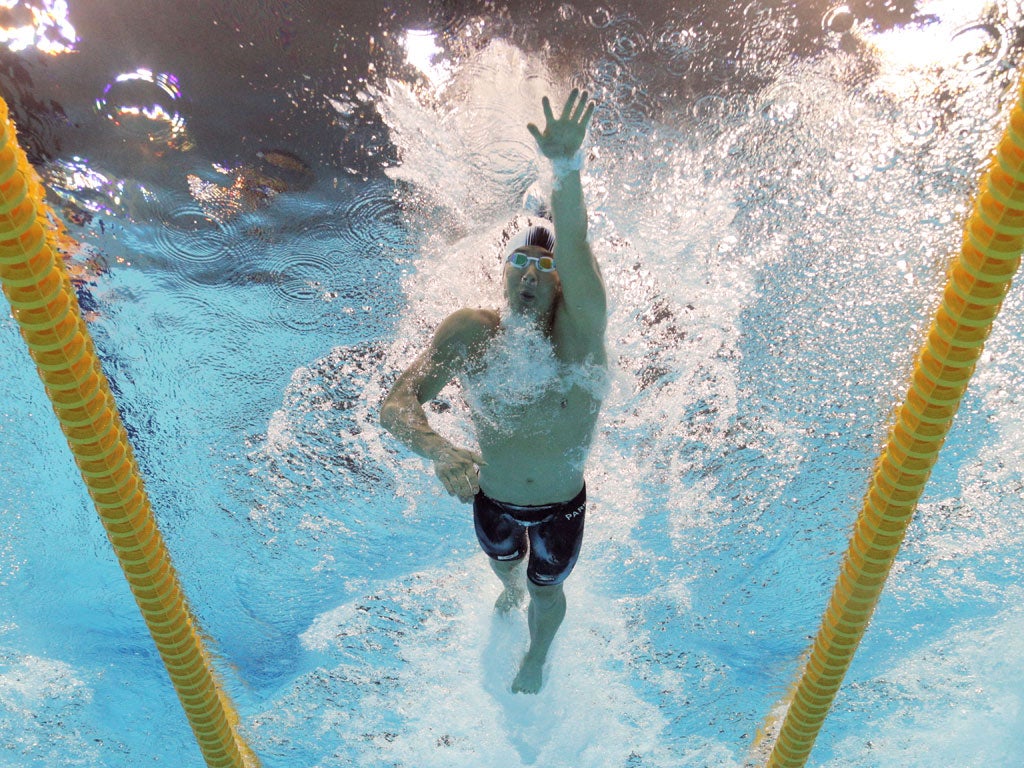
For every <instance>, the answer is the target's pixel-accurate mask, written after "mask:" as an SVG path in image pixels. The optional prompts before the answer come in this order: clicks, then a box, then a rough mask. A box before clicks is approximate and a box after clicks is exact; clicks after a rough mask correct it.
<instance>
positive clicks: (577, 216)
mask: <svg viewBox="0 0 1024 768" xmlns="http://www.w3.org/2000/svg"><path fill="white" fill-rule="evenodd" d="M587 97H588V94H587V92H586V91H584V92H583V93H582V94H581V93H580V92H579V90H578V89H575V88H574V89H573V91H572V93H571V94H569V98H568V100H567V101H566V103H565V107H564V108H563V109H562V114H561V116H560V117H559V118H558V119H556V118H555V116H554V113H553V112H552V111H551V102H550V101H549V100H548V98H547V97H545V98H544V100H543V107H544V117H545V119H546V121H547V124H546V125H545V127H544V131H543V132H541V131H540V129H538V128H537V126H536V125H534V124H533V123H530V124H529V125H528V126H527V128H528V130H529V131H530V133H531V134H533V137H534V138H535V139H536V140H537V145H538V146H539V147H540V150H541V152H542V153H543V154H544V156H545V157H547V158H549V159H550V160H551V165H552V168H553V170H554V174H555V183H554V188H553V190H552V193H551V211H552V215H553V217H554V223H555V264H556V265H557V267H558V276H559V278H560V279H561V282H562V302H563V305H564V307H565V310H566V312H567V313H568V315H569V317H570V319H571V321H572V323H573V325H575V326H576V327H577V329H578V330H579V331H581V332H583V333H589V334H597V335H603V334H604V328H605V323H606V322H607V317H606V313H607V297H606V295H605V288H604V281H603V280H602V279H601V271H600V269H599V268H598V265H597V261H596V260H595V259H594V254H593V252H592V251H591V249H590V244H589V243H588V242H587V208H586V203H585V202H584V200H583V185H582V182H581V180H580V170H581V169H582V167H583V159H582V157H583V156H582V150H581V147H582V145H583V139H584V138H585V137H586V134H587V125H588V124H589V123H590V118H591V116H592V115H593V113H594V103H593V102H590V103H589V104H588V102H587Z"/></svg>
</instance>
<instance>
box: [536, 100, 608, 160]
mask: <svg viewBox="0 0 1024 768" xmlns="http://www.w3.org/2000/svg"><path fill="white" fill-rule="evenodd" d="M588 98H589V94H588V93H587V92H586V91H583V93H582V94H581V93H580V90H579V88H573V89H572V93H570V94H569V98H568V99H567V100H566V102H565V107H564V108H563V109H562V114H561V116H560V117H559V118H558V119H557V120H556V119H555V115H554V113H553V112H552V111H551V101H550V100H549V99H548V97H547V96H545V97H544V99H543V101H542V102H541V103H542V105H543V107H544V118H545V119H546V120H547V125H546V126H544V132H543V133H542V132H541V131H540V129H539V128H538V127H537V126H536V125H534V124H533V123H530V124H529V125H527V126H526V128H527V130H528V131H529V132H530V133H531V134H532V135H533V138H534V139H536V140H537V145H538V146H539V147H540V151H541V152H542V153H544V156H545V157H548V158H550V159H552V160H557V159H565V158H571V157H573V156H574V155H575V154H576V153H577V152H578V151H579V149H580V147H581V146H582V145H583V139H584V137H586V135H587V125H588V124H589V123H590V117H591V115H593V114H594V102H592V101H591V102H589V103H588V101H587V100H588Z"/></svg>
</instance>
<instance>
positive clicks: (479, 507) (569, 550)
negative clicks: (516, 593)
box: [473, 486, 587, 586]
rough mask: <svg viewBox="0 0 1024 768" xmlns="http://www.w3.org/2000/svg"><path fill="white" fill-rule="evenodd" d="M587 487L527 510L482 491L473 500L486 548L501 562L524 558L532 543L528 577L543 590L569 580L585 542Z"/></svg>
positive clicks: (475, 521) (478, 537)
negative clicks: (572, 497)
mask: <svg viewBox="0 0 1024 768" xmlns="http://www.w3.org/2000/svg"><path fill="white" fill-rule="evenodd" d="M586 515H587V488H586V486H584V487H583V490H581V491H580V492H579V493H578V494H577V495H576V498H574V499H572V500H571V501H560V502H558V503H556V504H542V505H540V506H522V505H519V504H508V503H506V502H504V501H496V500H495V499H492V498H491V497H490V496H488V495H487V494H485V493H484V492H483V491H480V492H479V493H478V494H477V495H476V498H475V499H473V523H474V525H475V527H476V537H477V539H478V540H479V541H480V547H481V548H482V549H483V551H484V552H485V553H486V554H487V556H488V557H492V558H494V559H495V560H502V561H509V560H520V559H522V558H523V557H524V556H525V555H526V551H527V541H529V551H530V561H529V563H528V564H527V567H526V576H527V578H528V579H529V580H530V581H532V582H533V583H534V584H536V585H538V586H554V585H555V584H561V583H562V582H563V581H565V579H566V577H567V576H568V575H569V574H570V573H571V572H572V569H573V567H574V566H575V565H576V558H578V557H579V554H580V546H581V545H582V543H583V521H584V519H585V518H586Z"/></svg>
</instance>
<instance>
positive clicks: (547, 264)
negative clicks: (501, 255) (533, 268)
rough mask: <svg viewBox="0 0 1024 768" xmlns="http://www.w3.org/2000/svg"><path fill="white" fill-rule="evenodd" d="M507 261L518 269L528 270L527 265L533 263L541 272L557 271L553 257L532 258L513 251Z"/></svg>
mask: <svg viewBox="0 0 1024 768" xmlns="http://www.w3.org/2000/svg"><path fill="white" fill-rule="evenodd" d="M505 261H507V262H508V263H509V264H511V265H512V266H513V267H515V268H516V269H526V267H527V265H528V264H529V263H530V262H531V261H532V262H533V263H534V264H536V265H537V269H538V270H540V271H541V272H554V271H555V260H554V258H552V257H551V256H530V255H529V254H528V253H523V252H522V251H513V252H512V253H510V254H509V255H508V256H506V257H505Z"/></svg>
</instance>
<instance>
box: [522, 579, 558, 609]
mask: <svg viewBox="0 0 1024 768" xmlns="http://www.w3.org/2000/svg"><path fill="white" fill-rule="evenodd" d="M526 586H527V588H528V589H529V590H530V598H531V599H533V600H534V601H535V602H537V603H539V604H540V605H558V604H559V603H564V602H565V593H564V592H563V591H562V585H561V584H547V585H545V584H534V583H533V581H530V580H527V582H526Z"/></svg>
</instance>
